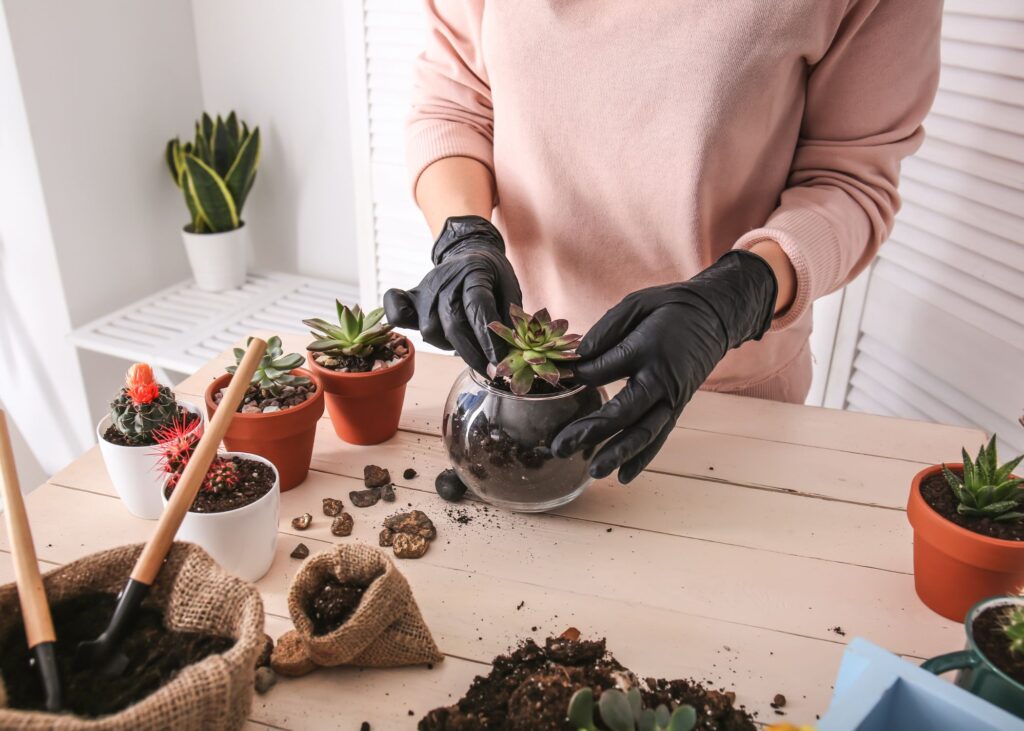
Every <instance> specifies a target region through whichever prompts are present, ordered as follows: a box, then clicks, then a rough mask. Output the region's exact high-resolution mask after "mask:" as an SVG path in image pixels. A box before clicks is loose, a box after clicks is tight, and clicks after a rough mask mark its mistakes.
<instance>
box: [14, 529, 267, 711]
mask: <svg viewBox="0 0 1024 731" xmlns="http://www.w3.org/2000/svg"><path fill="white" fill-rule="evenodd" d="M141 550H142V545H141V544H140V545H134V546H123V547H121V548H115V549H113V550H110V551H103V552H101V553H94V554H93V555H91V556H87V557H86V558H83V559H81V560H78V561H75V562H73V563H69V564H67V565H66V566H62V567H61V568H59V569H55V570H53V571H51V572H49V573H47V574H46V575H45V576H44V577H43V581H44V583H45V584H46V595H47V597H48V598H49V600H50V602H51V603H56V602H59V601H61V600H62V599H64V598H67V597H73V596H76V595H78V594H81V593H84V592H86V591H89V592H92V591H101V592H110V593H114V594H116V593H117V592H119V591H120V590H121V588H122V587H123V586H124V584H125V582H126V581H127V580H128V574H129V573H131V570H132V567H133V566H134V565H135V559H136V558H137V557H138V555H139V552H140V551H141ZM146 603H147V604H149V605H153V606H158V607H160V608H162V610H163V612H164V622H165V624H167V625H168V626H169V627H170V628H172V629H176V630H191V631H195V632H202V633H206V634H213V635H219V636H221V637H231V638H234V640H235V644H234V646H233V647H232V648H231V649H230V650H228V651H227V652H225V653H223V654H221V655H211V656H210V657H208V658H206V659H205V660H203V661H201V662H199V663H196V664H195V665H190V666H189V667H187V668H185V669H184V670H182V671H181V672H180V673H179V674H178V675H177V677H175V678H174V680H172V681H171V682H170V683H168V684H167V685H165V686H164V687H162V688H160V689H159V690H157V691H156V692H155V693H153V694H152V695H150V696H149V697H147V698H144V699H143V700H141V701H139V702H138V703H136V704H135V705H133V706H130V707H129V708H127V709H125V710H124V711H121V712H120V713H116V714H112V715H109V716H103V717H101V718H98V719H85V718H81V717H78V716H71V715H67V714H62V715H52V714H48V713H40V712H26V711H16V710H10V709H7V708H6V705H7V701H6V694H5V693H4V691H3V687H2V683H0V729H40V730H41V729H57V730H58V731H68V730H75V731H78V730H80V729H81V730H85V729H88V730H89V731H100V730H102V731H107V730H108V729H109V730H111V731H113V730H115V729H116V730H117V731H122V730H123V731H139V730H141V729H175V730H179V729H180V730H181V731H196V729H237V728H241V727H242V725H243V724H244V723H245V720H246V716H247V715H248V713H249V707H250V705H251V704H252V695H253V674H254V672H255V669H254V667H255V664H256V656H257V654H258V653H259V651H260V648H261V645H262V643H263V602H262V600H261V599H260V595H259V592H257V591H256V588H255V587H254V586H253V585H252V584H248V583H246V582H244V581H242V580H241V579H239V578H236V577H234V576H231V575H230V574H228V573H226V572H225V571H224V570H223V569H222V568H221V567H220V566H218V565H217V564H216V563H215V562H214V561H213V559H212V558H210V557H209V555H207V553H206V552H205V551H204V550H203V549H201V548H199V547H198V546H195V545H192V544H190V543H176V544H174V546H173V547H172V549H171V552H170V555H169V556H168V558H167V563H166V564H165V565H164V567H163V568H162V569H161V570H160V576H159V578H158V580H157V582H156V584H154V586H153V588H152V590H151V591H150V593H149V596H148V597H147V598H146ZM20 621H21V610H20V608H19V604H18V591H17V588H16V587H15V585H14V584H7V585H5V586H3V587H0V634H6V633H7V632H8V631H9V630H10V629H11V626H12V625H13V624H14V623H16V622H20ZM57 641H58V642H59V641H60V638H59V637H58V638H57Z"/></svg>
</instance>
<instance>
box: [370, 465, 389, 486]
mask: <svg viewBox="0 0 1024 731" xmlns="http://www.w3.org/2000/svg"><path fill="white" fill-rule="evenodd" d="M390 482H391V473H390V472H388V471H387V470H386V469H385V468H383V467H378V466H377V465H375V464H368V465H366V466H365V467H363V484H365V485H366V486H367V487H384V485H387V484H388V483H390Z"/></svg>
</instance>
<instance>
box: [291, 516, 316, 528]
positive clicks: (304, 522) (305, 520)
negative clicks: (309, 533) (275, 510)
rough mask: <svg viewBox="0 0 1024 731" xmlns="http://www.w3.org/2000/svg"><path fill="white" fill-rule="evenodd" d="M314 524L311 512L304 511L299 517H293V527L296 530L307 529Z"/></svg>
mask: <svg viewBox="0 0 1024 731" xmlns="http://www.w3.org/2000/svg"><path fill="white" fill-rule="evenodd" d="M312 524H313V516H312V515H310V514H309V513H303V514H302V515H300V516H299V517H297V518H292V528H294V529H295V530H306V529H307V528H309V526H311V525H312Z"/></svg>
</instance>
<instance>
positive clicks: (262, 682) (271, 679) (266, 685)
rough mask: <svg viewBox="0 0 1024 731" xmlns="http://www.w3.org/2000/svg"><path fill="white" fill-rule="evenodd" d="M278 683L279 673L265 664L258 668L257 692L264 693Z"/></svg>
mask: <svg viewBox="0 0 1024 731" xmlns="http://www.w3.org/2000/svg"><path fill="white" fill-rule="evenodd" d="M275 685H277V673H275V672H274V671H273V670H272V669H271V668H269V667H267V666H266V665H264V666H263V667H261V668H257V669H256V692H257V693H259V694H260V695H263V694H264V693H266V692H267V691H268V690H270V689H271V688H273V687H274V686H275Z"/></svg>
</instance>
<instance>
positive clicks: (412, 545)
mask: <svg viewBox="0 0 1024 731" xmlns="http://www.w3.org/2000/svg"><path fill="white" fill-rule="evenodd" d="M393 545H394V549H395V556H396V557H397V558H419V557H421V556H422V555H423V554H425V553H426V552H427V549H428V548H430V541H428V540H427V539H426V538H424V537H423V536H419V535H416V534H414V533H395V537H394V543H393Z"/></svg>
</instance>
